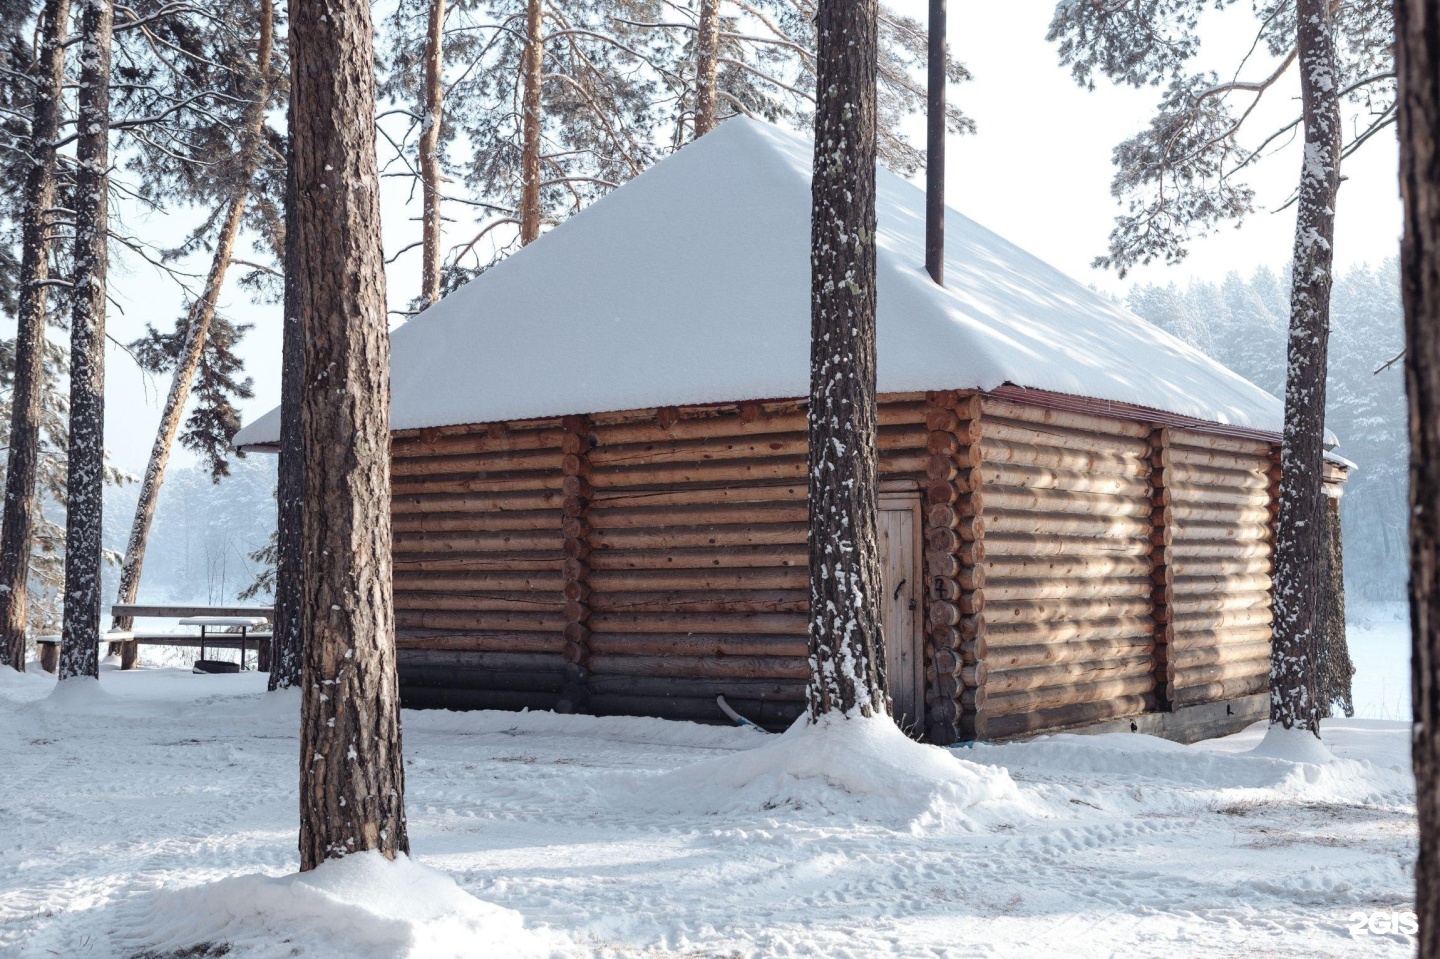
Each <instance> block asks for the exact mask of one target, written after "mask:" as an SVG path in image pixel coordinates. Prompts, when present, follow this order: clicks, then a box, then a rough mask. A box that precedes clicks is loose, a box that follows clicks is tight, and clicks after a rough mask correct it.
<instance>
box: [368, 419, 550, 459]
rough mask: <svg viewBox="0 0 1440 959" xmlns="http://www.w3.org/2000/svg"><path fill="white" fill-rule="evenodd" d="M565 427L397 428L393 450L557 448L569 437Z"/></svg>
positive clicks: (409, 453) (407, 454) (444, 452)
mask: <svg viewBox="0 0 1440 959" xmlns="http://www.w3.org/2000/svg"><path fill="white" fill-rule="evenodd" d="M565 436H566V433H565V431H564V430H563V429H557V428H555V427H550V428H546V429H530V430H499V431H497V432H495V433H494V435H492V434H491V433H490V431H489V430H487V429H486V428H485V427H484V426H469V427H462V428H461V429H460V430H459V431H458V432H451V433H446V434H432V435H431V436H429V437H425V436H421V435H420V434H418V433H408V432H401V431H398V430H397V431H396V432H394V433H391V434H390V437H391V438H390V453H391V455H392V456H394V457H396V458H397V459H409V458H414V457H426V456H448V455H456V454H466V453H501V452H519V451H524V450H554V449H558V448H559V447H560V445H561V444H562V443H563V442H564V441H565Z"/></svg>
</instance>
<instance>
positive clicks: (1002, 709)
mask: <svg viewBox="0 0 1440 959" xmlns="http://www.w3.org/2000/svg"><path fill="white" fill-rule="evenodd" d="M1154 688H1155V677H1154V676H1152V675H1150V674H1148V673H1145V674H1142V675H1138V676H1126V677H1124V678H1119V679H1102V680H1098V681H1096V682H1081V683H1073V684H1070V685H1066V686H1052V687H1047V688H1043V689H1020V690H1015V691H1013V692H1006V693H995V694H992V695H990V696H988V697H987V698H986V701H985V709H986V711H987V712H988V713H989V714H990V716H991V721H992V722H993V721H994V718H995V717H998V716H1009V715H1013V714H1015V713H1020V712H1027V713H1028V712H1035V711H1037V710H1042V709H1054V708H1057V707H1061V706H1078V705H1080V704H1082V703H1093V702H1098V701H1101V700H1108V699H1116V698H1120V697H1125V696H1143V695H1147V694H1152V693H1153V691H1154Z"/></svg>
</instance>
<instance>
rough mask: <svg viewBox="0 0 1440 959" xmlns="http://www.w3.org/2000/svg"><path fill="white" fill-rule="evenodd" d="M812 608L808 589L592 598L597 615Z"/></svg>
mask: <svg viewBox="0 0 1440 959" xmlns="http://www.w3.org/2000/svg"><path fill="white" fill-rule="evenodd" d="M809 608H810V593H809V590H808V589H793V590H733V591H726V592H717V593H706V592H701V593H694V592H684V591H668V592H611V591H608V590H602V591H599V592H594V593H592V594H591V596H590V609H591V611H593V612H597V613H663V612H676V613H805V612H807V611H808V610H809Z"/></svg>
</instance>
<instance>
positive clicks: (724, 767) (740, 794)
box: [626, 714, 1027, 830]
mask: <svg viewBox="0 0 1440 959" xmlns="http://www.w3.org/2000/svg"><path fill="white" fill-rule="evenodd" d="M642 782H643V785H642V788H640V789H634V788H633V787H634V785H635V783H633V782H632V783H629V784H628V785H629V786H630V787H631V788H630V789H629V790H627V793H626V801H627V802H629V803H632V804H634V803H637V802H638V803H640V804H641V805H646V806H650V807H652V808H655V809H657V810H667V811H670V810H685V811H689V812H692V813H695V812H698V813H702V814H707V815H720V814H725V813H733V812H743V813H753V812H755V811H767V810H772V809H780V808H789V809H796V810H806V809H813V810H820V811H822V812H825V813H830V814H844V815H851V816H855V817H857V818H860V819H866V820H871V821H878V822H882V823H886V824H890V825H894V826H898V827H909V828H910V829H912V830H919V829H921V828H923V827H925V826H928V825H935V824H948V823H955V824H960V825H975V824H977V823H978V821H979V820H980V819H981V818H988V817H985V816H984V811H987V810H988V811H989V812H992V813H999V814H1000V815H1001V816H1002V817H1003V816H1004V815H1007V814H1011V813H1013V812H1015V811H1016V808H1017V807H1018V806H1024V805H1026V804H1027V800H1026V798H1025V797H1024V796H1023V795H1022V794H1021V792H1020V789H1019V788H1018V787H1017V786H1016V785H1015V783H1014V781H1013V780H1012V779H1011V778H1010V774H1009V773H1007V772H1006V771H1005V770H1003V769H997V768H995V767H993V766H981V765H979V764H976V763H972V762H967V761H966V760H963V759H960V758H958V757H956V756H955V755H954V754H953V753H951V752H949V751H947V750H945V749H941V748H940V747H938V746H927V745H924V744H923V743H917V742H915V741H914V740H912V739H910V738H909V737H908V736H906V735H905V734H904V733H902V732H901V731H900V729H899V727H897V726H896V725H895V723H894V722H893V721H892V720H891V719H890V718H889V717H888V716H877V717H870V718H866V717H862V716H859V715H841V714H831V715H829V716H826V717H824V718H822V719H821V720H820V721H819V722H818V723H810V722H809V721H808V719H807V717H805V716H802V717H800V719H798V720H797V721H796V722H795V724H794V725H792V726H791V727H790V729H789V730H787V731H786V732H785V733H783V734H782V735H779V736H775V737H772V738H771V739H770V740H769V741H768V742H765V743H764V744H763V745H760V746H758V747H757V748H755V749H748V750H745V751H743V752H739V753H735V754H733V755H730V756H725V757H722V758H720V759H712V760H708V761H706V762H702V763H697V764H695V765H693V766H689V767H686V768H683V769H677V770H674V771H672V772H668V773H663V774H660V775H658V776H654V777H650V778H647V779H644V780H643V781H642ZM637 796H638V797H639V798H638V799H637Z"/></svg>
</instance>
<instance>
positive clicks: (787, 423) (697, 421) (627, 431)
mask: <svg viewBox="0 0 1440 959" xmlns="http://www.w3.org/2000/svg"><path fill="white" fill-rule="evenodd" d="M805 426H806V424H805V414H804V412H803V411H799V410H796V409H791V410H788V411H786V412H762V413H761V414H760V415H759V416H758V417H756V418H755V419H753V420H748V421H747V420H745V419H743V418H742V417H740V416H739V410H738V408H737V409H734V410H731V411H729V412H727V413H722V414H719V415H708V416H697V417H685V418H682V419H679V420H677V421H676V422H674V423H673V424H671V425H670V426H668V427H662V426H661V425H660V424H659V423H657V422H655V420H654V419H649V420H642V421H639V422H631V423H617V424H607V423H604V422H596V423H595V424H594V425H593V426H592V427H591V430H590V432H591V433H593V434H594V436H595V437H596V439H598V440H599V441H600V444H601V445H602V446H619V445H629V444H636V443H669V442H684V441H686V440H702V441H703V440H712V439H714V438H716V437H731V436H744V437H760V436H770V435H775V434H782V435H783V434H786V433H801V434H803V433H804V432H805Z"/></svg>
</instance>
